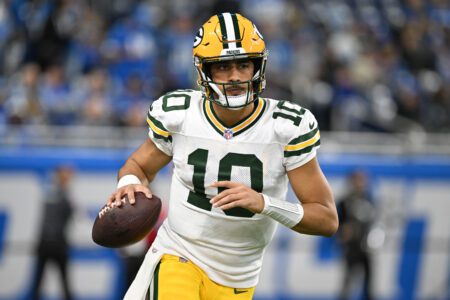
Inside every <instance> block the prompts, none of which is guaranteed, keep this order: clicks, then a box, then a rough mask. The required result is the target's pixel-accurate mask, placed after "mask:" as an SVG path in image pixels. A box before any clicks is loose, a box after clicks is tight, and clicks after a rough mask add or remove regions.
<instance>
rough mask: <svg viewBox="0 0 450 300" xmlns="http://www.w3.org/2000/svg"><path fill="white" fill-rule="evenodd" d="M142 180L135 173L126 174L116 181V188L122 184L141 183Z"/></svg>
mask: <svg viewBox="0 0 450 300" xmlns="http://www.w3.org/2000/svg"><path fill="white" fill-rule="evenodd" d="M141 183H142V182H141V181H140V180H139V178H138V177H137V176H136V175H133V174H128V175H125V176H122V177H121V178H120V179H119V181H118V182H117V188H118V189H120V188H121V187H123V186H126V185H129V184H141Z"/></svg>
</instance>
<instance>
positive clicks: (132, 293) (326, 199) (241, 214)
mask: <svg viewBox="0 0 450 300" xmlns="http://www.w3.org/2000/svg"><path fill="white" fill-rule="evenodd" d="M193 56H194V65H195V68H196V70H197V72H198V84H199V86H200V88H201V90H200V91H197V90H176V91H173V92H171V93H168V94H166V95H164V96H162V97H161V98H160V99H158V100H157V101H155V102H154V103H153V104H152V105H151V107H150V109H149V111H148V115H147V121H148V125H149V138H148V139H147V140H146V141H145V142H144V143H143V144H142V145H141V146H140V147H139V148H138V149H137V150H136V151H135V152H134V153H133V154H131V156H130V157H129V159H128V160H127V161H126V162H125V164H124V166H123V167H122V168H121V169H120V171H119V174H118V178H119V181H118V186H117V190H116V191H115V192H114V193H113V194H112V195H111V196H110V198H109V200H108V201H109V203H112V202H116V203H117V205H120V200H121V199H122V198H123V197H124V195H126V194H128V197H129V199H130V200H129V201H130V202H131V203H133V202H134V193H135V192H138V191H140V192H144V193H146V194H147V196H149V197H151V191H150V190H149V188H148V184H149V182H151V181H152V180H153V179H154V177H155V175H156V174H157V173H158V171H159V170H160V169H161V168H163V167H164V166H165V165H167V164H168V163H169V162H170V161H172V162H173V165H174V170H173V176H172V182H171V192H170V201H169V212H168V218H167V220H166V221H165V222H164V224H163V225H162V227H161V228H160V230H159V232H158V235H157V237H156V240H155V241H154V243H153V245H152V247H151V248H150V249H149V251H148V254H147V255H146V258H145V260H144V262H143V264H142V266H141V268H140V270H139V272H138V274H137V276H136V278H135V280H134V282H133V284H132V285H131V286H130V288H129V290H128V292H127V294H126V296H125V299H133V300H136V299H145V298H146V297H147V298H150V299H159V300H161V299H162V300H173V299H218V300H220V299H223V300H225V299H226V300H230V299H251V298H252V296H253V293H254V289H255V286H256V285H257V283H258V277H259V274H260V271H261V265H262V259H263V253H264V249H265V248H266V247H267V245H268V244H269V242H270V241H271V239H272V237H273V236H274V234H275V230H276V227H277V225H278V224H282V225H283V226H286V227H289V228H291V229H292V230H294V231H296V232H299V233H304V234H313V235H324V236H330V235H332V234H334V233H335V231H336V230H337V227H338V218H337V213H336V208H335V203H334V199H333V195H332V192H331V190H330V187H329V185H328V183H327V180H326V179H325V177H324V175H323V173H322V171H321V169H320V166H319V164H318V161H317V158H316V151H317V149H318V148H319V145H320V133H319V128H318V124H317V121H316V119H315V118H314V116H313V115H312V114H311V112H310V111H308V110H307V109H305V108H303V107H301V106H299V105H296V104H293V103H290V102H288V101H278V100H274V99H267V98H262V97H261V93H262V92H263V90H264V88H265V82H266V81H265V69H266V61H267V56H268V52H267V50H266V47H265V43H264V40H263V37H262V35H261V34H260V33H259V32H258V30H257V29H256V26H255V25H254V24H253V23H252V22H251V21H250V20H248V19H246V18H244V17H243V16H241V15H240V14H237V13H222V14H218V15H214V16H212V17H211V18H210V19H209V20H208V21H207V22H206V23H205V24H204V25H203V26H202V27H201V28H200V30H199V31H198V33H197V35H196V37H195V40H194V48H193ZM288 183H290V185H291V186H292V189H293V191H294V192H295V194H296V196H297V198H298V201H297V202H296V203H291V202H288V201H287V200H286V193H287V189H288Z"/></svg>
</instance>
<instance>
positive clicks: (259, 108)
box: [203, 98, 266, 139]
mask: <svg viewBox="0 0 450 300" xmlns="http://www.w3.org/2000/svg"><path fill="white" fill-rule="evenodd" d="M255 103H256V105H255V107H254V109H253V112H252V113H251V114H250V115H249V116H247V117H246V118H245V119H243V120H241V121H239V122H238V123H236V124H235V125H233V126H232V127H227V126H225V125H224V124H223V123H222V122H221V121H220V120H219V118H218V117H217V115H216V112H215V111H214V108H213V106H212V102H211V101H208V100H204V101H203V112H204V113H205V116H206V119H207V120H208V122H209V124H211V126H212V127H213V129H214V130H215V131H217V132H218V133H219V134H220V135H222V136H223V137H224V138H226V139H230V138H232V137H234V136H237V135H239V134H241V133H242V132H244V131H246V130H247V129H249V128H250V127H252V126H253V125H254V124H256V122H258V120H259V119H260V118H261V116H262V115H263V113H264V110H265V108H266V101H265V100H264V99H262V98H258V100H256V101H255Z"/></svg>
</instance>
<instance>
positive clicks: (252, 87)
mask: <svg viewBox="0 0 450 300" xmlns="http://www.w3.org/2000/svg"><path fill="white" fill-rule="evenodd" d="M193 56H194V65H195V67H196V69H197V73H198V81H197V83H198V84H199V86H200V87H201V89H202V91H203V93H204V95H205V97H206V99H208V100H210V101H214V102H216V103H217V104H219V105H221V106H225V107H229V108H239V107H243V106H245V105H248V104H249V103H252V102H253V101H255V100H256V99H257V98H258V95H259V94H260V93H262V92H263V91H264V88H265V85H266V80H265V69H266V62H267V56H268V51H267V50H266V45H265V43H264V39H263V37H262V35H261V34H260V33H259V31H258V29H257V28H256V26H255V24H253V23H252V22H251V21H250V20H248V19H246V18H244V17H243V16H241V15H240V14H237V13H221V14H218V15H214V16H212V17H211V18H210V19H209V20H208V21H207V22H206V23H205V24H203V26H202V27H201V28H200V29H199V30H198V33H197V35H196V37H195V40H194V47H193ZM238 59H251V60H252V61H253V63H254V65H255V73H254V76H253V78H252V79H251V80H249V81H247V82H240V83H241V84H244V83H247V84H248V89H247V95H245V96H227V95H226V92H225V93H224V94H222V92H221V91H220V90H219V89H218V87H217V85H223V86H225V85H227V84H231V83H217V82H214V81H213V80H212V79H211V75H210V73H209V68H208V64H210V63H214V62H218V61H226V60H238ZM224 90H225V89H224Z"/></svg>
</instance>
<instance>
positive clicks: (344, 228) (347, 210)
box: [337, 170, 375, 300]
mask: <svg viewBox="0 0 450 300" xmlns="http://www.w3.org/2000/svg"><path fill="white" fill-rule="evenodd" d="M337 203H338V204H337V210H338V214H339V224H340V225H339V230H338V240H339V242H340V244H341V246H342V251H343V259H344V262H345V271H344V277H343V282H342V288H341V292H340V294H339V299H341V300H346V299H352V298H353V292H354V290H353V286H354V284H353V283H354V282H355V281H356V280H359V278H360V277H359V276H358V275H359V274H360V272H362V299H365V300H370V299H373V295H372V261H371V254H370V248H369V243H368V238H369V233H370V231H371V229H372V226H373V223H374V220H375V208H374V205H373V203H372V197H371V195H370V193H369V186H368V177H367V174H366V173H365V172H364V171H362V170H355V171H353V172H352V173H351V174H350V175H349V177H348V192H347V194H345V195H344V196H343V197H342V198H341V199H339V200H338V202H337Z"/></svg>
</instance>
